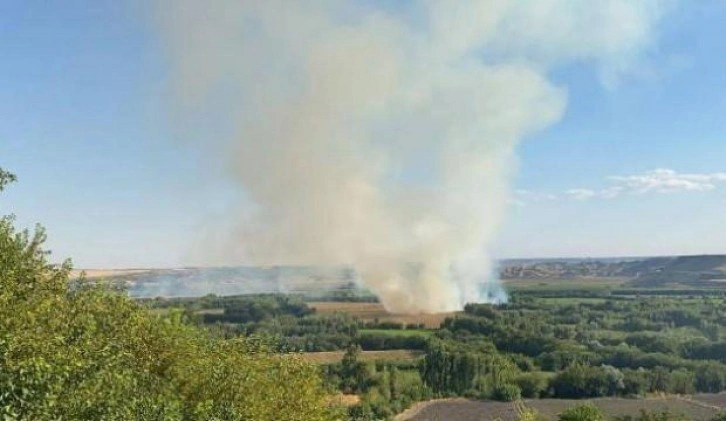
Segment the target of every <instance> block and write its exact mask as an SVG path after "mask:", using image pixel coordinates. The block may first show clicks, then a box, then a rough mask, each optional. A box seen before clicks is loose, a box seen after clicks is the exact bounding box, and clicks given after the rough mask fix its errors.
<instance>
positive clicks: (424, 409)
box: [396, 395, 726, 421]
mask: <svg viewBox="0 0 726 421" xmlns="http://www.w3.org/2000/svg"><path fill="white" fill-rule="evenodd" d="M710 396H711V397H713V396H714V395H710ZM584 402H586V401H582V400H579V401H578V400H569V399H535V400H526V401H525V404H526V405H527V406H528V407H530V408H534V409H535V410H537V412H538V413H539V414H540V415H541V416H542V418H543V419H547V420H556V419H557V414H559V413H561V412H562V411H564V410H565V409H567V408H570V407H572V406H575V405H579V404H582V403H584ZM589 402H592V403H594V404H595V405H597V406H598V407H600V409H602V410H603V412H605V414H606V415H607V416H608V417H613V416H621V415H636V414H638V413H639V412H640V410H641V409H645V410H648V411H660V412H662V411H669V412H672V413H677V414H683V415H686V416H687V417H688V418H689V419H692V420H709V419H711V418H712V417H713V416H714V415H716V414H717V413H718V412H720V411H722V410H723V409H724V408H723V407H721V406H719V405H713V404H706V403H702V402H700V397H699V396H696V397H694V398H681V397H664V398H648V399H616V398H602V399H592V400H590V401H589ZM719 402H721V403H726V399H724V398H721V399H720V401H719ZM517 415H518V414H517V410H516V407H515V405H514V404H513V403H511V402H509V403H508V402H492V401H472V400H466V399H443V400H438V401H430V402H424V403H420V404H418V405H415V406H414V407H412V408H411V409H409V410H407V411H405V412H403V413H401V414H399V415H398V416H397V417H396V420H398V421H404V420H409V421H444V420H452V421H453V420H455V421H485V420H502V421H515V420H516V419H517Z"/></svg>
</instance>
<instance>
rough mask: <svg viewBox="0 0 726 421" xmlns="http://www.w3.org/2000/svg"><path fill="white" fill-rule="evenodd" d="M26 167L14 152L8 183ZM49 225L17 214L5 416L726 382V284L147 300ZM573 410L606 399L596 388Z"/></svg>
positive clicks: (366, 413) (3, 300) (318, 413)
mask: <svg viewBox="0 0 726 421" xmlns="http://www.w3.org/2000/svg"><path fill="white" fill-rule="evenodd" d="M14 179H15V177H14V176H13V175H11V174H9V173H7V172H4V171H2V170H0V191H2V190H3V189H4V188H5V187H6V186H7V184H8V183H10V182H12V181H14ZM44 241H45V233H44V231H43V229H42V228H40V227H37V228H36V229H35V230H34V231H32V232H31V231H17V230H16V228H15V227H14V220H13V217H12V216H6V217H2V219H0V418H1V419H5V420H15V419H18V420H19V419H38V420H45V419H68V420H85V419H109V420H127V419H139V420H142V419H143V420H146V419H150V420H211V419H214V420H273V419H274V420H328V419H343V418H345V414H344V413H343V412H342V410H339V409H337V408H335V407H333V406H332V404H331V402H333V398H332V395H333V394H334V393H343V394H355V395H357V396H358V397H359V399H358V398H356V399H355V400H354V402H355V403H354V404H351V406H349V407H348V409H347V415H348V417H349V418H351V419H355V420H374V419H390V418H391V417H392V416H393V415H394V414H396V413H399V412H401V411H402V410H404V409H406V408H407V407H409V406H410V405H412V404H413V403H414V402H417V401H422V400H427V399H431V398H445V397H456V396H461V397H468V398H475V399H493V400H498V401H503V402H515V403H514V404H515V405H517V408H519V409H518V413H519V414H520V417H521V418H522V419H527V420H530V419H531V420H534V419H537V417H538V415H537V414H536V413H535V412H533V411H532V410H529V409H527V408H526V406H524V404H523V403H522V401H521V400H522V399H537V398H556V399H559V398H562V399H585V398H599V397H623V398H629V397H632V398H638V397H643V396H648V395H651V394H679V395H683V394H693V393H701V392H706V393H718V392H722V391H726V296H725V294H724V291H723V290H719V289H714V288H706V289H698V288H677V289H673V288H670V287H668V288H648V289H643V288H634V287H632V286H624V284H623V280H622V279H620V278H618V279H617V280H614V281H612V282H608V281H607V279H605V280H603V279H598V281H597V283H596V285H587V286H585V287H582V288H579V287H578V284H577V283H576V282H574V281H573V280H567V282H562V283H561V284H560V285H559V286H558V285H557V284H556V282H555V281H550V280H548V281H547V283H546V284H543V285H540V286H538V284H537V283H534V282H529V283H527V284H526V286H525V287H521V288H516V289H514V290H513V292H512V297H511V301H510V302H509V303H508V304H503V305H498V306H494V305H488V304H469V305H467V306H466V307H465V309H464V311H463V312H460V313H457V314H452V315H451V316H450V317H447V318H445V319H444V317H445V315H442V316H441V319H438V320H442V319H443V322H442V323H441V326H440V327H439V328H438V329H424V328H423V327H424V326H431V323H430V319H424V318H425V317H431V316H430V315H428V316H427V315H422V316H421V318H420V319H417V318H416V317H415V316H406V318H405V319H402V320H405V324H404V323H400V322H398V321H393V320H391V319H388V320H383V321H381V320H379V319H378V316H375V317H368V318H365V319H362V318H359V317H355V316H352V315H350V314H346V313H343V312H336V311H332V312H330V311H329V312H326V313H317V312H316V311H315V310H314V309H313V308H311V307H310V306H309V305H308V304H307V303H306V301H305V297H302V296H296V295H279V294H264V295H249V296H234V297H217V296H213V295H210V296H205V297H199V298H180V299H145V300H139V301H134V300H131V299H129V298H128V297H127V296H126V295H125V294H124V293H123V292H122V291H120V290H118V289H114V288H112V287H110V286H103V285H101V284H99V283H98V282H88V281H85V280H83V279H81V280H80V281H74V282H70V281H69V273H70V269H71V265H70V262H66V263H64V264H61V265H52V264H50V263H48V253H47V252H46V251H45V250H44V249H43V248H42V246H43V243H44ZM675 262H676V263H678V266H677V268H679V270H680V269H681V268H682V267H684V266H683V264H682V262H681V261H680V260H675ZM679 262H680V263H679ZM686 263H689V264H691V263H692V262H691V261H688V262H686ZM674 265H675V263H674ZM517 282H519V281H517ZM337 294H339V295H340V296H341V297H344V298H342V299H345V300H356V299H359V297H358V296H356V295H355V294H353V293H349V292H347V291H339V292H337ZM365 299H366V300H368V299H369V297H366V298H365ZM369 307H370V306H369ZM383 314H385V312H384V313H383ZM424 320H429V323H424ZM438 320H437V322H438ZM320 351H333V352H329V353H328V354H333V356H335V355H337V357H335V358H331V355H328V354H323V355H320V354H318V355H317V356H316V354H315V352H320ZM362 351H388V352H390V355H399V356H401V357H394V358H390V357H389V358H383V357H380V358H378V357H374V358H370V357H368V358H364V357H363V355H362ZM336 352H337V354H336ZM299 353H307V354H304V355H299ZM373 354H375V353H373ZM341 355H342V358H341V357H340V356H341ZM367 355H371V354H367ZM375 355H379V354H375ZM380 355H383V354H380ZM318 357H326V358H318ZM396 358H398V359H396ZM307 361H319V364H318V365H314V364H311V363H309V362H307ZM559 418H560V419H562V420H600V419H603V415H602V413H601V412H599V410H598V409H597V407H594V406H592V405H587V404H585V405H578V406H575V407H573V408H571V409H569V410H567V411H564V412H562V413H561V414H560V415H559ZM618 419H619V420H623V421H626V420H664V421H665V420H679V419H682V418H680V416H676V415H673V414H671V413H668V412H642V413H641V414H639V415H632V416H626V417H620V418H618ZM717 419H723V417H721V418H717Z"/></svg>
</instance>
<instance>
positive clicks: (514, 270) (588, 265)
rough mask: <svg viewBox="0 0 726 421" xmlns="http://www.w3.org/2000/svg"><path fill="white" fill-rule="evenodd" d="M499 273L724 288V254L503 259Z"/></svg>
mask: <svg viewBox="0 0 726 421" xmlns="http://www.w3.org/2000/svg"><path fill="white" fill-rule="evenodd" d="M500 275H501V277H502V278H503V279H538V278H541V279H545V278H582V277H585V278H586V277H623V278H629V279H630V284H631V286H635V287H660V286H667V285H673V284H680V285H688V286H698V287H715V288H722V287H723V288H726V255H702V256H672V257H649V258H640V259H620V260H617V259H603V260H598V259H580V260H577V259H562V260H551V259H546V260H528V261H521V260H518V261H503V262H502V263H501V269H500Z"/></svg>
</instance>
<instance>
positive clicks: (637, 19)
mask: <svg viewBox="0 0 726 421" xmlns="http://www.w3.org/2000/svg"><path fill="white" fill-rule="evenodd" d="M384 4H386V3H385V2H382V3H379V2H362V1H360V2H358V1H352V2H351V1H349V2H339V1H325V0H321V1H275V0H259V1H251V0H246V1H239V0H230V1H214V2H203V1H191V0H174V1H168V2H164V1H162V2H160V3H159V4H158V5H157V6H158V7H157V14H158V16H159V20H158V22H159V25H158V26H159V28H160V32H161V33H162V35H163V36H164V39H165V41H166V45H167V46H168V51H169V57H170V59H171V62H172V81H173V84H174V88H175V92H176V95H175V97H174V101H175V105H176V107H177V108H176V112H178V114H177V115H178V116H179V117H180V118H179V119H178V121H177V124H178V125H179V127H180V130H181V131H184V132H185V133H186V135H187V136H189V137H190V138H192V139H194V140H196V141H197V142H200V144H202V145H204V147H205V148H207V149H210V150H212V151H214V153H216V154H217V156H218V157H219V158H220V159H222V160H223V161H220V162H224V165H225V166H226V168H229V169H230V172H231V174H232V176H233V179H234V180H235V181H236V182H237V183H238V185H239V186H240V189H242V191H243V192H244V194H245V200H244V203H243V204H241V205H240V208H239V209H235V210H234V212H235V213H236V215H238V217H236V218H235V219H236V221H237V222H236V225H237V227H236V229H235V231H234V240H233V242H232V243H231V244H233V246H232V247H229V248H228V252H229V254H231V255H232V256H230V257H233V258H234V259H235V260H236V261H238V262H240V263H245V264H297V265H299V264H303V265H333V264H350V265H353V266H354V267H355V268H356V270H357V271H358V273H359V274H360V276H361V278H362V280H363V282H364V284H365V285H366V286H367V287H369V288H370V289H371V290H372V291H374V292H375V293H376V294H378V296H379V297H380V299H381V300H382V302H383V303H384V305H385V306H386V307H387V308H388V309H389V310H392V311H396V312H420V311H422V312H436V311H448V310H455V309H459V308H461V307H462V305H463V304H464V303H466V302H472V301H483V300H491V299H493V298H494V299H502V298H503V297H505V295H504V293H503V292H502V290H501V288H500V287H499V285H498V283H497V280H496V278H495V277H494V275H493V273H492V269H493V268H492V267H491V259H490V257H489V255H488V250H489V248H490V247H491V244H492V241H493V239H494V236H495V234H496V231H497V228H498V226H499V225H500V222H501V221H502V217H503V216H504V214H505V212H506V208H507V204H508V203H509V202H510V200H509V199H510V198H509V195H510V191H509V183H508V180H509V178H510V175H511V174H512V173H513V171H514V170H515V167H516V159H515V156H514V152H515V147H516V146H517V144H518V143H519V142H520V141H521V140H522V139H523V138H525V137H526V136H527V135H529V134H532V133H534V132H536V131H538V130H541V129H543V128H545V127H547V126H550V125H552V124H553V123H555V122H556V121H558V120H559V119H560V118H561V116H562V114H563V111H564V108H565V103H566V91H565V89H564V87H561V86H556V85H554V84H553V82H551V81H550V79H549V78H548V73H549V72H550V71H551V70H552V69H553V68H555V67H556V66H560V65H562V64H567V63H570V62H575V61H576V62H582V63H588V64H591V65H593V66H594V67H595V68H596V69H597V71H599V72H600V74H601V76H602V78H603V80H604V81H606V82H608V83H612V82H614V81H617V79H618V78H619V77H620V76H621V75H622V74H623V73H624V72H626V71H627V70H628V69H629V68H631V67H632V66H636V65H637V64H638V61H639V60H640V58H639V56H640V53H641V52H642V51H644V50H647V49H648V47H649V46H651V44H652V34H653V32H654V25H655V24H656V23H657V22H658V20H659V19H660V17H661V16H662V15H663V13H664V11H665V7H664V3H663V2H662V1H657V0H650V1H649V0H638V1H631V0H602V1H596V2H591V1H584V0H582V1H579V0H537V1H522V0H468V1H466V0H457V1H454V0H439V1H411V2H405V3H404V2H389V3H388V6H387V7H384V6H383V5H384ZM228 258H229V257H228Z"/></svg>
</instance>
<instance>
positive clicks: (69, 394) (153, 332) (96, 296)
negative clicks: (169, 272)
mask: <svg viewBox="0 0 726 421" xmlns="http://www.w3.org/2000/svg"><path fill="white" fill-rule="evenodd" d="M13 180H14V176H12V175H11V174H9V173H7V172H5V171H2V170H0V190H3V189H4V188H5V187H6V185H7V184H8V183H9V182H11V181H13ZM44 241H45V233H44V231H43V229H42V228H39V227H38V228H36V229H35V231H34V232H30V231H17V230H16V229H15V227H14V220H13V218H12V217H11V216H6V217H2V218H1V219H0V419H3V420H21V419H23V420H25V419H28V420H61V419H63V420H93V419H99V420H100V419H104V420H133V419H139V420H281V419H285V420H328V419H337V418H339V417H338V416H337V415H338V414H336V411H335V409H334V408H331V407H330V406H329V405H328V403H327V402H328V395H327V393H326V390H325V389H324V387H323V383H322V379H321V377H320V375H319V370H318V368H316V367H314V366H311V365H310V364H307V363H305V362H304V361H302V360H301V359H300V358H299V357H297V356H291V355H281V354H274V353H272V352H270V348H269V345H267V344H266V341H264V340H260V339H255V338H250V337H236V338H234V339H231V340H224V339H215V338H214V337H213V336H211V335H210V334H209V333H208V332H206V331H204V330H200V329H198V328H196V327H193V326H191V325H189V324H187V323H185V319H186V317H185V315H184V314H183V313H182V312H179V311H171V312H169V313H168V314H167V315H165V316H154V315H151V314H150V313H149V312H148V311H146V310H145V309H144V308H142V307H141V306H139V305H138V304H137V303H135V302H133V301H132V300H130V299H129V298H127V297H126V296H125V295H124V294H119V293H118V292H117V291H113V290H110V289H107V288H104V287H101V286H93V285H85V284H84V283H82V282H80V283H75V284H73V285H71V284H70V283H69V280H68V278H69V273H70V270H71V265H70V262H66V263H64V264H62V265H60V266H55V265H51V264H49V263H48V260H47V255H48V253H47V252H46V251H45V250H44V249H43V248H42V245H43V243H44Z"/></svg>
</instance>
